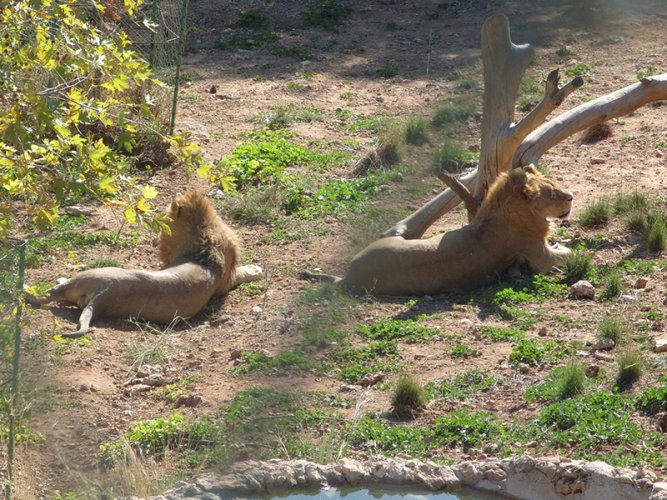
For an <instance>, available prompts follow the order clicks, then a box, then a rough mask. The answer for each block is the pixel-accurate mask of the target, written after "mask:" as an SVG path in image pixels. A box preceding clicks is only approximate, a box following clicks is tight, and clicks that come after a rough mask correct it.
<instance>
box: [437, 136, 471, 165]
mask: <svg viewBox="0 0 667 500" xmlns="http://www.w3.org/2000/svg"><path fill="white" fill-rule="evenodd" d="M478 161H479V155H478V154H477V153H473V152H472V151H468V150H467V149H465V148H464V147H462V146H461V145H459V143H457V142H456V141H454V140H451V139H446V140H445V142H444V143H443V144H441V145H440V146H439V147H438V148H437V149H436V151H435V155H434V165H435V169H436V172H460V171H461V170H464V169H467V168H472V167H474V166H475V165H477V162H478Z"/></svg>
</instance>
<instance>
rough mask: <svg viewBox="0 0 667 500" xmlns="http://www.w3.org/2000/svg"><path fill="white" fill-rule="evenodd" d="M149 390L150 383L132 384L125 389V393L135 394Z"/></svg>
mask: <svg viewBox="0 0 667 500" xmlns="http://www.w3.org/2000/svg"><path fill="white" fill-rule="evenodd" d="M150 390H151V386H150V385H146V384H137V385H133V386H132V387H130V388H129V389H127V390H126V391H125V394H127V395H128V396H134V395H135V394H141V393H142V392H148V391H150Z"/></svg>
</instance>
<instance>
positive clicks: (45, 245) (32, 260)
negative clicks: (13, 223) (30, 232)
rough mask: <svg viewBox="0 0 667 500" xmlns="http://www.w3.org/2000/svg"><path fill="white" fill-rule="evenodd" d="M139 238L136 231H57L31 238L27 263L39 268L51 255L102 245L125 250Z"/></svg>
mask: <svg viewBox="0 0 667 500" xmlns="http://www.w3.org/2000/svg"><path fill="white" fill-rule="evenodd" d="M138 237H139V235H138V233H137V232H135V231H133V232H129V233H127V234H119V233H116V232H112V231H96V232H94V233H85V232H82V231H81V230H80V229H79V230H75V229H55V230H54V231H53V232H51V233H49V234H46V235H44V236H39V237H36V238H30V243H29V245H28V251H27V255H26V263H27V265H29V266H31V267H37V266H39V265H41V264H42V263H43V261H44V260H45V259H46V258H47V257H48V256H50V255H54V254H58V253H60V252H70V251H73V250H76V249H84V248H93V247H97V246H101V245H107V246H117V247H120V248H125V247H127V246H129V245H131V244H134V243H136V242H137V240H138Z"/></svg>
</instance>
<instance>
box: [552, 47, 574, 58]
mask: <svg viewBox="0 0 667 500" xmlns="http://www.w3.org/2000/svg"><path fill="white" fill-rule="evenodd" d="M570 54H571V52H570V49H568V48H567V47H566V46H565V45H562V46H561V47H558V50H556V55H557V56H560V57H567V56H569V55H570Z"/></svg>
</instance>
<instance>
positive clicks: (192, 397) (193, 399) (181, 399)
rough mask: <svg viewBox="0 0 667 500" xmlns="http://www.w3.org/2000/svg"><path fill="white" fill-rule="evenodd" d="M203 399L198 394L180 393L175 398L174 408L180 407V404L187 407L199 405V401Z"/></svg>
mask: <svg viewBox="0 0 667 500" xmlns="http://www.w3.org/2000/svg"><path fill="white" fill-rule="evenodd" d="M202 401H203V398H202V397H201V396H200V395H199V394H188V395H185V394H183V395H181V396H178V398H176V401H174V408H180V407H181V406H185V407H187V408H194V407H196V406H199V405H200V404H201V402H202Z"/></svg>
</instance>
